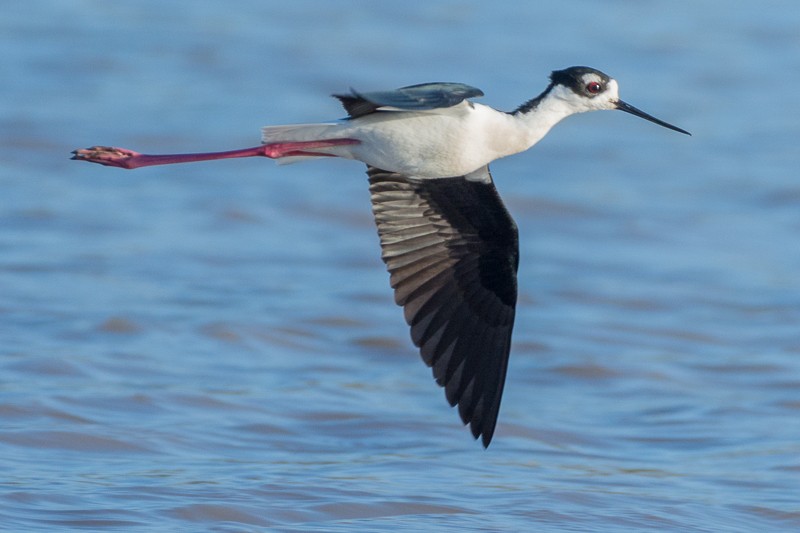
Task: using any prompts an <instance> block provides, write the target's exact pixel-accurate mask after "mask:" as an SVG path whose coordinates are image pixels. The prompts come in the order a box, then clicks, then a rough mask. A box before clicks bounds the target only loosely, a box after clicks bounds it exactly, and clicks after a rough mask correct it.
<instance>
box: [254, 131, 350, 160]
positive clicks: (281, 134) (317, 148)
mask: <svg viewBox="0 0 800 533" xmlns="http://www.w3.org/2000/svg"><path fill="white" fill-rule="evenodd" d="M339 128H341V125H340V124H337V123H327V124H292V125H288V126H265V127H263V128H262V129H261V142H262V143H263V144H265V145H268V146H269V145H275V146H276V147H281V148H282V147H284V146H291V147H293V149H292V150H287V151H286V152H285V153H286V155H281V154H278V155H277V157H275V159H276V160H277V161H278V163H281V164H285V163H294V162H296V161H302V160H304V159H311V158H314V157H320V156H333V157H348V153H349V152H348V150H347V148H346V147H347V146H348V145H353V144H357V143H358V141H356V140H354V139H347V138H342V137H341V132H340V131H337V130H338V129H339Z"/></svg>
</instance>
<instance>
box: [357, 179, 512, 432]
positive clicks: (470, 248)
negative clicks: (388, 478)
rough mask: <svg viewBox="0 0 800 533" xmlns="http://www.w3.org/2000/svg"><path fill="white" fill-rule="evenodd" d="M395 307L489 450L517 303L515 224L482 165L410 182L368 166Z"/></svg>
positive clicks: (453, 402) (448, 394) (450, 399)
mask: <svg viewBox="0 0 800 533" xmlns="http://www.w3.org/2000/svg"><path fill="white" fill-rule="evenodd" d="M367 173H368V175H369V182H370V193H371V198H372V210H373V213H374V214H375V221H376V223H377V225H378V234H379V236H380V240H381V248H382V251H383V254H382V257H383V260H384V262H385V263H386V266H387V268H388V270H389V273H390V274H391V285H392V288H394V290H395V301H396V302H397V304H398V305H401V306H403V308H404V312H405V318H406V322H408V324H409V325H410V326H411V339H412V340H413V341H414V344H415V345H417V346H418V347H419V348H420V352H421V354H422V359H423V360H424V361H425V363H426V364H427V365H428V366H430V367H432V368H433V376H434V377H435V378H436V382H437V383H438V384H439V385H441V386H443V387H444V388H445V395H446V397H447V401H448V402H449V403H450V405H456V404H458V412H459V414H460V415H461V420H463V421H464V423H465V424H470V429H471V430H472V435H473V436H474V437H475V438H478V437H479V436H481V435H482V437H483V445H484V446H489V443H490V442H491V440H492V435H493V434H494V428H495V424H496V423H497V413H498V411H499V409H500V399H501V397H502V394H503V384H504V382H505V376H506V368H507V366H508V354H509V350H510V347H511V331H512V328H513V326H514V309H515V305H516V301H517V264H518V262H519V244H518V239H517V226H516V224H515V223H514V221H513V219H512V218H511V216H510V215H509V214H508V211H507V210H506V208H505V206H504V205H503V203H502V201H501V200H500V196H499V195H498V194H497V190H496V189H495V187H494V183H492V180H491V175H490V174H489V169H488V167H484V168H483V169H481V170H479V171H477V173H474V174H472V175H470V178H477V179H467V178H466V177H464V176H460V177H453V178H437V179H419V178H413V177H407V176H403V175H400V174H396V173H392V172H386V171H384V170H380V169H377V168H372V167H370V168H369V169H368V172H367Z"/></svg>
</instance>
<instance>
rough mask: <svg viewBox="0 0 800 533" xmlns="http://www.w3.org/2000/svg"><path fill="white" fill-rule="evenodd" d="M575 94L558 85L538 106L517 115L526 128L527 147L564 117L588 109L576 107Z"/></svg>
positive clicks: (538, 139) (537, 140)
mask: <svg viewBox="0 0 800 533" xmlns="http://www.w3.org/2000/svg"><path fill="white" fill-rule="evenodd" d="M572 99H574V94H573V93H572V91H571V90H570V89H567V88H566V87H563V86H561V85H557V86H555V87H553V88H552V89H551V90H550V92H548V93H547V95H545V97H544V98H542V100H541V101H540V102H539V103H538V104H537V105H536V107H534V108H532V109H530V110H528V111H525V112H522V113H519V114H517V115H515V116H516V118H517V120H518V122H519V124H520V125H521V126H522V127H523V128H524V129H525V130H526V134H527V135H526V137H527V139H526V141H527V144H528V145H527V146H526V149H527V148H530V147H531V146H533V145H534V144H536V143H537V142H539V141H540V140H542V138H543V137H544V136H545V135H547V132H549V131H550V129H551V128H552V127H553V126H555V125H556V124H558V123H559V122H560V121H561V120H562V119H564V118H566V117H568V116H570V115H573V114H575V113H581V112H583V111H588V109H576V108H575V106H574V105H573V104H572V102H571V100H572Z"/></svg>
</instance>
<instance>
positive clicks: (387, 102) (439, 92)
mask: <svg viewBox="0 0 800 533" xmlns="http://www.w3.org/2000/svg"><path fill="white" fill-rule="evenodd" d="M333 96H335V97H336V98H338V99H339V100H340V101H341V102H342V105H343V106H344V108H345V110H346V111H347V113H348V115H350V118H358V117H362V116H364V115H368V114H370V113H374V112H375V111H377V110H378V109H380V108H381V107H394V108H396V109H405V110H409V111H422V110H426V109H437V108H440V107H450V106H454V105H456V104H458V103H460V102H462V101H464V100H465V99H467V98H474V97H478V96H483V91H481V90H480V89H476V88H475V87H471V86H469V85H465V84H463V83H421V84H419V85H409V86H408V87H402V88H400V89H395V90H394V91H375V92H369V93H359V92H356V91H355V90H354V89H350V94H334V95H333Z"/></svg>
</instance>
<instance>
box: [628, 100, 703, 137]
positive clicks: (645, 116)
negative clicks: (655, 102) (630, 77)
mask: <svg viewBox="0 0 800 533" xmlns="http://www.w3.org/2000/svg"><path fill="white" fill-rule="evenodd" d="M617 109H619V110H620V111H625V112H626V113H630V114H631V115H635V116H637V117H641V118H643V119H645V120H649V121H650V122H653V123H655V124H658V125H659V126H664V127H665V128H669V129H671V130H673V131H677V132H680V133H685V134H686V135H691V133H689V132H688V131H686V130H682V129H680V128H679V127H677V126H673V125H672V124H668V123H666V122H664V121H663V120H658V119H657V118H656V117H654V116H652V115H648V114H647V113H645V112H644V111H642V110H641V109H636V108H635V107H633V106H632V105H630V104H626V103H625V102H623V101H622V100H617Z"/></svg>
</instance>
